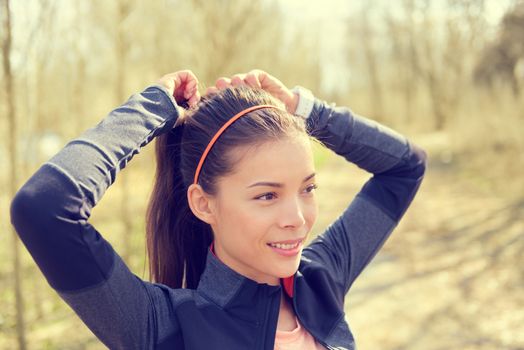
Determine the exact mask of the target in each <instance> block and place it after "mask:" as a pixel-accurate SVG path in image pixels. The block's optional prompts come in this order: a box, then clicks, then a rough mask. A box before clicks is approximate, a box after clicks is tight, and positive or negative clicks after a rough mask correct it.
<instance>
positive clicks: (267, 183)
mask: <svg viewBox="0 0 524 350" xmlns="http://www.w3.org/2000/svg"><path fill="white" fill-rule="evenodd" d="M315 175H316V174H315V173H313V174H311V175H308V176H306V177H305V178H304V180H302V182H306V181H307V180H309V179H311V178H312V177H313V176H315ZM255 186H270V187H279V188H280V187H284V184H281V183H278V182H267V181H262V182H256V183H254V184H252V185H249V186H247V188H251V187H255Z"/></svg>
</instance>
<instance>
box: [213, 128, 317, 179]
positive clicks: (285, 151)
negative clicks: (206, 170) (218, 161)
mask: <svg viewBox="0 0 524 350" xmlns="http://www.w3.org/2000/svg"><path fill="white" fill-rule="evenodd" d="M231 159H232V160H233V161H234V170H233V173H232V174H229V175H227V176H225V177H224V178H223V179H222V181H221V182H224V183H225V184H230V185H237V186H244V185H245V186H247V185H249V184H251V183H252V182H255V181H275V182H283V183H285V182H297V181H300V182H301V181H302V179H303V178H304V177H305V176H307V175H309V174H311V173H313V172H314V169H315V166H314V158H313V151H312V149H311V141H310V140H309V139H308V138H307V137H296V138H284V139H281V140H273V141H267V142H264V143H261V144H257V145H254V146H248V147H237V148H236V149H234V150H233V151H232V152H231ZM245 186H244V187H245Z"/></svg>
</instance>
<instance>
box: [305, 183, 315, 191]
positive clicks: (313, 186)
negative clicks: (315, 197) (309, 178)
mask: <svg viewBox="0 0 524 350" xmlns="http://www.w3.org/2000/svg"><path fill="white" fill-rule="evenodd" d="M317 188H318V185H317V184H312V185H310V186H308V187H307V188H306V191H307V193H312V192H313V190H315V189H317Z"/></svg>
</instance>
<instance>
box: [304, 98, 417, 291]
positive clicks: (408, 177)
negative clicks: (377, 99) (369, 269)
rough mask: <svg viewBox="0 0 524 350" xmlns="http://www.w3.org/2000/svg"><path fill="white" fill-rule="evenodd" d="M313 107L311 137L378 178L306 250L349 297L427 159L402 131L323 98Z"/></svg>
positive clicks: (397, 217) (309, 119) (409, 199)
mask: <svg viewBox="0 0 524 350" xmlns="http://www.w3.org/2000/svg"><path fill="white" fill-rule="evenodd" d="M306 98H307V97H306ZM312 105H313V108H312V111H311V113H310V114H309V115H308V116H307V119H306V122H307V129H308V133H310V135H312V136H314V137H315V138H317V139H319V140H320V141H322V142H323V143H324V145H326V146H327V147H328V148H329V149H331V150H332V151H334V152H335V153H337V154H338V155H340V156H342V157H344V158H345V159H346V160H347V161H349V162H352V163H354V164H356V165H357V166H358V167H360V168H361V169H364V170H366V171H368V172H370V173H372V174H373V176H372V177H371V178H370V179H369V180H368V181H367V182H366V183H365V184H364V186H363V187H362V188H361V190H360V191H359V192H358V194H357V195H356V197H355V198H354V199H353V200H352V202H351V203H350V204H349V206H348V207H347V208H346V209H345V210H344V212H343V213H342V214H341V215H340V216H339V217H338V218H337V219H336V220H335V221H334V222H333V223H331V224H330V225H329V227H328V228H327V229H326V230H325V231H324V232H323V233H321V234H320V235H319V236H318V237H317V238H315V239H314V240H313V241H312V242H311V244H310V245H308V247H306V248H304V251H303V255H304V256H305V257H306V258H309V259H311V260H316V261H321V262H322V264H323V265H325V266H327V268H328V269H330V270H332V271H334V272H335V273H334V274H333V275H334V278H335V280H336V281H337V282H338V284H339V285H340V287H341V292H342V293H343V295H345V294H346V293H347V292H348V290H349V288H350V286H351V284H352V283H353V282H354V280H355V279H356V278H357V277H358V275H359V274H360V273H361V272H362V270H363V269H364V267H366V265H367V264H368V263H369V262H370V261H371V259H372V258H373V257H374V256H375V255H376V253H377V252H378V250H379V249H380V248H381V247H382V245H383V244H384V242H385V241H386V239H387V238H388V237H389V235H390V234H391V232H392V231H393V229H394V228H395V227H396V226H397V225H398V223H399V221H400V220H401V218H402V217H403V215H404V213H405V212H406V210H407V209H408V207H409V205H410V204H411V202H412V201H413V198H414V196H415V194H416V193H417V191H418V189H419V187H420V184H421V182H422V179H423V177H424V173H425V169H426V161H427V154H426V152H425V151H424V150H422V149H421V148H420V147H418V146H417V145H415V144H413V143H412V142H411V141H409V140H408V139H406V137H404V136H403V135H401V134H399V133H398V132H396V131H394V130H392V129H390V128H388V127H387V126H385V125H382V124H379V123H377V122H375V121H373V120H370V119H367V118H365V117H362V116H359V115H357V114H354V113H352V112H351V110H350V109H349V108H346V107H335V106H334V104H333V105H329V104H327V103H326V102H324V101H321V100H319V99H314V100H313V103H312Z"/></svg>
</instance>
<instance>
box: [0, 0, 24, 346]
mask: <svg viewBox="0 0 524 350" xmlns="http://www.w3.org/2000/svg"><path fill="white" fill-rule="evenodd" d="M2 5H3V6H2V8H3V11H2V12H3V13H4V16H5V18H4V26H3V27H4V37H3V39H2V57H3V69H4V88H5V96H6V107H7V118H8V119H7V120H8V128H9V132H8V133H7V134H8V150H9V163H10V169H9V198H13V197H14V195H15V193H16V191H17V188H18V178H17V172H16V166H17V147H16V140H17V138H16V131H17V130H16V129H17V128H16V109H15V93H14V86H13V74H12V71H11V12H10V6H9V0H3V3H2ZM10 229H11V235H12V238H13V241H12V250H13V255H14V257H13V274H14V293H15V306H16V334H17V339H18V348H19V349H21V350H25V349H26V348H27V344H26V338H25V321H24V300H23V296H22V279H21V276H20V272H21V264H20V250H19V248H20V246H19V245H20V243H19V239H18V235H17V234H16V232H15V230H14V229H13V227H11V228H10Z"/></svg>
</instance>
